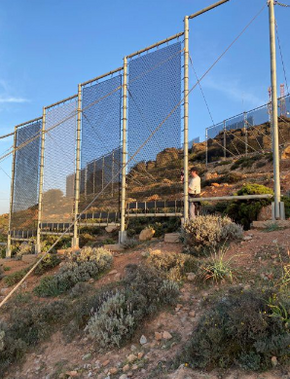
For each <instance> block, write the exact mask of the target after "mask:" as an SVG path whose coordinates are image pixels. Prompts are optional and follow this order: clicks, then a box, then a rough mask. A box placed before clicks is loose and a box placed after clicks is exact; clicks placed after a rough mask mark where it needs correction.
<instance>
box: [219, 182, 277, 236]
mask: <svg viewBox="0 0 290 379" xmlns="http://www.w3.org/2000/svg"><path fill="white" fill-rule="evenodd" d="M265 194H270V195H273V190H272V189H271V188H268V187H266V186H263V185H260V184H252V183H251V184H250V183H248V184H245V185H244V186H243V187H242V188H241V189H240V190H239V191H238V192H237V195H238V196H243V195H265ZM269 204H271V199H258V200H235V201H232V202H230V203H229V204H228V207H227V209H226V211H225V213H226V214H227V215H228V216H229V217H231V218H232V219H233V220H234V221H235V222H237V223H239V224H241V225H243V226H244V228H245V229H246V230H248V229H250V226H251V223H252V222H253V221H256V220H257V218H258V215H259V213H260V211H261V209H262V208H263V207H265V206H267V205H269Z"/></svg>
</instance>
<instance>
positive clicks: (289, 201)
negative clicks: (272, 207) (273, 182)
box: [281, 196, 290, 218]
mask: <svg viewBox="0 0 290 379" xmlns="http://www.w3.org/2000/svg"><path fill="white" fill-rule="evenodd" d="M281 201H283V202H284V206H285V216H286V218H290V197H289V196H282V198H281Z"/></svg>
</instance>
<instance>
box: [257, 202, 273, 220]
mask: <svg viewBox="0 0 290 379" xmlns="http://www.w3.org/2000/svg"><path fill="white" fill-rule="evenodd" d="M271 219H272V206H271V204H269V205H267V206H266V207H263V208H262V209H261V210H260V212H259V214H258V218H257V221H267V220H271Z"/></svg>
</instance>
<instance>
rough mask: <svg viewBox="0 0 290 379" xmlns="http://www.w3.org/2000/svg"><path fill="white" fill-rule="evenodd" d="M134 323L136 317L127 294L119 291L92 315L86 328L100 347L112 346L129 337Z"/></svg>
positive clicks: (118, 344)
mask: <svg viewBox="0 0 290 379" xmlns="http://www.w3.org/2000/svg"><path fill="white" fill-rule="evenodd" d="M134 325H135V319H134V316H133V315H132V314H131V310H130V306H129V305H128V304H127V301H126V297H125V295H124V294H122V293H120V292H117V293H116V294H115V295H113V296H111V297H109V298H108V300H107V301H105V302H104V303H103V304H102V306H101V307H100V308H99V309H98V310H97V312H96V313H95V314H94V315H93V316H92V317H91V319H90V320H89V322H88V325H87V327H86V330H87V331H88V333H89V335H90V336H91V337H92V338H93V339H94V341H95V343H96V344H97V345H98V346H99V347H101V348H110V347H114V346H118V347H119V346H120V344H121V342H122V340H124V338H126V339H128V338H129V337H130V336H131V334H132V332H133V330H134Z"/></svg>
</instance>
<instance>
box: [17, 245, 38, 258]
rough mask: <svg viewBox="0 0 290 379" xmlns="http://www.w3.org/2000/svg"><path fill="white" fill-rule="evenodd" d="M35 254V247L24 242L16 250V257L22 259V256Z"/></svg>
mask: <svg viewBox="0 0 290 379" xmlns="http://www.w3.org/2000/svg"><path fill="white" fill-rule="evenodd" d="M33 252H34V247H33V245H32V243H30V242H22V243H21V244H20V245H19V246H18V247H17V250H16V257H18V258H21V257H22V255H26V254H32V253H33Z"/></svg>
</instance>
